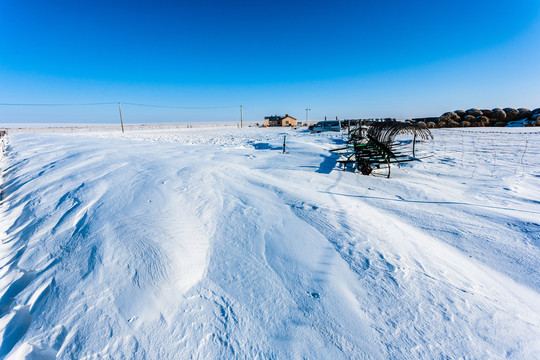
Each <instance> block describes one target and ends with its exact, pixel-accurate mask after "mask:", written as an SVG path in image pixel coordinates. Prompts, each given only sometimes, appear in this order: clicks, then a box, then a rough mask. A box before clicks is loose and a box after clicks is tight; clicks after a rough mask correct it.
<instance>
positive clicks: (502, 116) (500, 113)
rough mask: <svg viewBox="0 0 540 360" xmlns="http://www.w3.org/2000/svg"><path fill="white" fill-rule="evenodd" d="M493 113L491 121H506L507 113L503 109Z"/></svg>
mask: <svg viewBox="0 0 540 360" xmlns="http://www.w3.org/2000/svg"><path fill="white" fill-rule="evenodd" d="M491 111H492V112H493V113H492V115H491V116H490V118H491V119H495V120H497V121H504V120H505V119H506V113H505V112H504V110H503V109H499V108H495V109H493V110H491Z"/></svg>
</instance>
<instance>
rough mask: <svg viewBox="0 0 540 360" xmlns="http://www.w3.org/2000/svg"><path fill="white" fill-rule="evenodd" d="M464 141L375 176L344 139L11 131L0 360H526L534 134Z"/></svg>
mask: <svg viewBox="0 0 540 360" xmlns="http://www.w3.org/2000/svg"><path fill="white" fill-rule="evenodd" d="M504 130H505V131H509V130H508V129H504ZM521 131H523V130H521ZM285 133H286V134H287V141H288V149H289V153H288V154H282V153H281V148H280V144H281V143H282V141H283V135H284V134H285ZM464 134H465V133H463V132H458V131H451V130H435V131H434V135H435V137H436V142H435V143H433V144H425V145H423V146H424V151H425V153H432V154H433V155H434V156H433V157H431V158H428V159H425V160H424V161H423V162H418V163H414V164H413V163H409V164H407V165H405V166H403V167H402V168H400V169H396V170H395V171H394V170H393V171H392V176H393V178H391V179H389V180H387V179H381V178H375V177H365V176H361V175H357V174H352V173H348V172H343V171H339V170H338V169H335V164H336V163H335V159H334V158H333V157H332V156H331V155H330V154H329V152H328V149H329V148H332V147H333V146H335V145H336V144H341V143H342V142H343V137H342V136H341V135H340V134H332V135H330V134H319V135H310V134H308V133H306V132H303V131H295V130H281V129H279V130H275V129H231V128H229V129H225V128H224V129H216V128H212V129H183V130H171V131H168V132H164V131H163V130H159V131H146V132H134V133H127V134H126V135H117V134H113V133H100V134H95V135H93V136H90V135H87V134H86V135H57V134H55V135H43V134H42V135H24V134H18V135H15V136H11V137H10V139H9V146H8V152H7V155H6V157H5V158H4V159H3V160H2V169H3V175H2V176H3V177H2V182H3V183H2V195H3V199H2V205H1V210H0V211H1V212H2V217H1V223H0V226H1V228H0V229H1V230H2V231H3V233H2V235H1V237H2V243H1V244H0V266H1V270H0V310H1V314H0V315H1V317H0V341H1V345H0V358H25V357H26V358H45V359H46V358H55V357H60V358H100V357H106V356H110V357H111V358H156V359H164V358H201V359H202V358H204V359H207V358H320V359H328V358H370V359H371V358H410V359H417V358H440V357H444V356H449V357H451V358H457V357H469V358H515V359H522V358H533V357H534V356H535V355H534V354H538V353H540V340H539V339H540V308H539V307H540V305H539V304H540V294H539V290H540V275H539V273H538V268H540V241H539V238H540V225H539V224H538V218H539V214H540V208H539V204H540V200H539V199H540V196H539V195H540V184H539V182H538V177H540V172H538V169H539V168H540V167H539V165H540V164H539V160H538V157H537V156H534V155H533V154H538V151H539V150H540V146H539V144H540V143H539V142H538V141H537V138H538V133H535V132H534V131H533V130H531V131H530V133H529V134H526V135H523V134H520V133H517V132H516V134H511V133H510V134H503V133H501V134H499V135H497V134H491V133H490V134H489V135H488V134H487V133H482V132H477V133H475V134H474V137H475V139H477V140H476V145H475V146H478V144H479V143H480V142H481V139H482V138H483V137H484V138H485V139H486V144H491V141H492V139H493V138H494V137H497V139H499V140H500V144H503V146H504V144H512V142H515V143H518V144H521V145H520V146H521V148H520V149H521V150H523V139H526V141H527V149H526V150H524V151H522V152H519V151H503V150H502V149H503V148H502V147H495V145H494V148H495V151H497V149H499V153H498V155H497V156H496V157H495V156H492V155H490V153H489V151H490V148H487V147H486V148H485V149H484V148H481V149H480V151H477V150H475V155H474V162H473V157H472V155H471V154H472V148H471V146H472V145H471V143H470V142H463V141H461V142H460V139H461V140H462V137H463V136H465V135H466V134H465V135H464ZM487 136H489V138H487ZM498 146H499V143H498ZM506 147H507V148H508V146H506ZM484 150H485V151H484ZM493 162H495V164H494V163H493ZM520 164H521V165H523V166H520ZM505 165H509V166H506V167H505Z"/></svg>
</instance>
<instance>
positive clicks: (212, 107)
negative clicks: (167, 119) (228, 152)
mask: <svg viewBox="0 0 540 360" xmlns="http://www.w3.org/2000/svg"><path fill="white" fill-rule="evenodd" d="M114 104H118V102H117V101H114V102H96V103H71V104H68V103H65V104H23V103H0V106H36V107H38V106H51V107H53V106H93V105H114ZM122 104H125V105H133V106H144V107H153V108H167V109H232V108H237V107H238V106H239V105H229V106H176V105H156V104H142V103H132V102H122Z"/></svg>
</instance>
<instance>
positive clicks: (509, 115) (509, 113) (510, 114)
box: [503, 108, 519, 121]
mask: <svg viewBox="0 0 540 360" xmlns="http://www.w3.org/2000/svg"><path fill="white" fill-rule="evenodd" d="M503 110H504V112H505V113H506V121H514V120H518V118H519V111H517V110H516V109H513V108H504V109H503Z"/></svg>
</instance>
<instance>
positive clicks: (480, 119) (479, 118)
mask: <svg viewBox="0 0 540 360" xmlns="http://www.w3.org/2000/svg"><path fill="white" fill-rule="evenodd" d="M475 120H476V122H483V123H485V124H489V118H488V117H487V116H485V115H483V116H478V117H476V118H475Z"/></svg>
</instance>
